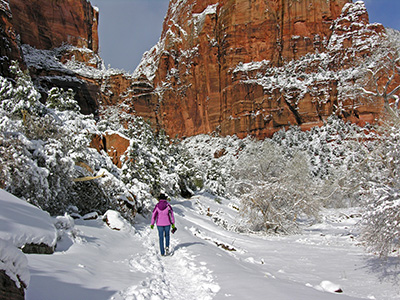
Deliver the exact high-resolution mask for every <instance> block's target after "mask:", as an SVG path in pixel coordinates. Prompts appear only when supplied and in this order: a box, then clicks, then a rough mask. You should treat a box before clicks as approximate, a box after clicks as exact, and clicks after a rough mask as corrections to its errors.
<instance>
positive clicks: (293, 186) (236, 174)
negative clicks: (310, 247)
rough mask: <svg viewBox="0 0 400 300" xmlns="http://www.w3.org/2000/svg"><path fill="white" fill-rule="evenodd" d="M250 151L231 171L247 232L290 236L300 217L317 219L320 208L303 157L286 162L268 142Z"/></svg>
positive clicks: (305, 160)
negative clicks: (278, 233) (282, 233)
mask: <svg viewBox="0 0 400 300" xmlns="http://www.w3.org/2000/svg"><path fill="white" fill-rule="evenodd" d="M251 148H252V149H250V148H249V147H248V148H247V149H246V152H247V153H246V154H244V153H242V155H241V156H240V158H239V159H238V162H237V165H236V166H235V168H234V169H233V170H232V176H233V178H234V181H233V182H232V187H231V188H232V189H234V191H233V193H234V194H236V195H237V196H238V197H239V198H240V199H241V207H240V210H241V213H242V215H243V216H244V218H245V219H246V220H247V221H248V224H249V227H250V229H252V230H264V231H274V232H284V233H290V232H293V231H295V230H296V229H297V223H298V221H299V219H301V218H302V217H304V216H308V217H311V218H314V219H316V218H317V217H318V211H319V208H320V205H319V201H318V197H317V196H316V195H315V192H316V189H315V188H314V185H313V181H312V177H311V173H310V168H309V164H308V159H307V157H306V156H305V155H304V153H301V152H300V151H299V152H297V153H293V156H292V158H290V159H289V158H287V157H285V156H284V155H283V151H282V149H281V148H280V147H279V146H277V145H276V144H274V143H273V142H271V141H268V140H266V141H263V142H260V143H255V144H252V147H251Z"/></svg>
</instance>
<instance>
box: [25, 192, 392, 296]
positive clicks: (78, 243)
mask: <svg viewBox="0 0 400 300" xmlns="http://www.w3.org/2000/svg"><path fill="white" fill-rule="evenodd" d="M171 204H172V206H173V208H174V211H175V217H176V220H177V223H176V225H177V227H178V231H177V233H175V234H173V235H171V246H172V248H173V250H174V254H173V256H168V257H161V256H160V254H159V247H158V234H157V230H156V229H154V230H151V229H150V227H149V220H147V219H143V218H142V219H141V218H140V217H138V223H137V224H136V225H135V228H132V227H129V226H126V227H125V229H124V230H121V231H115V230H111V229H110V228H108V226H107V225H105V223H103V221H102V220H90V221H83V220H78V221H76V224H75V237H74V238H73V239H72V240H74V241H72V240H71V239H70V238H68V237H65V238H64V239H63V240H62V243H60V248H59V249H58V250H57V252H56V253H55V254H53V255H49V256H40V255H29V256H28V261H29V268H30V271H31V284H30V286H29V288H28V291H27V297H26V299H27V300H54V299H57V300H71V299H74V300H87V299H99V300H100V299H104V300H135V299H143V300H147V299H149V300H160V299H178V300H179V299H201V300H202V299H205V300H207V299H215V300H222V299H235V300H236V299H238V300H242V299H273V300H275V299H279V300H294V299H295V300H321V299H324V300H330V299H332V300H334V299H341V300H346V299H353V300H354V299H379V300H393V299H398V298H399V295H400V294H399V291H400V289H399V287H398V285H397V283H395V282H393V281H391V280H387V279H388V278H387V277H385V275H384V274H383V273H382V272H381V273H379V272H376V267H377V265H376V264H374V262H373V257H371V256H369V255H366V254H365V252H364V250H363V248H362V247H359V246H358V245H357V243H356V242H355V241H354V240H355V239H353V237H352V234H351V228H352V225H354V222H356V221H355V220H353V219H352V218H346V217H343V216H341V214H340V213H338V214H337V217H334V216H333V217H329V218H327V219H326V220H325V221H324V222H323V223H322V224H319V225H315V226H313V227H311V228H309V229H307V231H306V232H305V233H304V234H303V235H295V236H286V237H268V236H254V235H245V234H238V233H236V232H233V231H229V230H226V229H224V227H225V228H229V225H230V224H234V223H235V221H236V220H237V219H238V217H237V210H235V209H234V207H232V205H231V204H230V203H229V201H227V200H222V201H220V200H218V201H215V200H214V199H213V198H211V197H209V196H207V195H197V196H195V197H193V198H192V199H190V200H184V199H174V200H173V201H172V203H171ZM332 213H333V214H334V212H332ZM328 215H329V216H331V214H330V213H329V214H328ZM371 262H372V263H371ZM392 274H393V276H394V277H396V274H397V276H398V274H399V273H398V272H397V273H396V270H393V273H392ZM332 283H334V284H336V285H338V286H340V287H341V288H342V289H343V293H342V294H337V293H332V290H331V285H332Z"/></svg>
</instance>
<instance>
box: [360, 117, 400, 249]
mask: <svg viewBox="0 0 400 300" xmlns="http://www.w3.org/2000/svg"><path fill="white" fill-rule="evenodd" d="M393 113H394V114H392V116H391V117H390V119H389V122H388V123H387V124H386V126H384V127H382V128H381V129H384V130H383V131H382V133H381V138H380V140H379V143H377V144H376V147H375V148H374V149H372V151H371V152H370V154H369V156H368V159H366V160H365V161H364V162H363V163H362V164H360V166H359V170H360V173H361V174H362V183H363V186H364V195H363V196H364V199H365V202H366V209H365V212H364V215H363V222H362V239H363V240H364V242H365V243H366V246H367V248H368V249H369V250H370V251H372V252H375V253H378V254H379V255H381V256H387V255H390V254H391V253H392V251H394V250H398V249H399V247H400V240H399V238H398V237H399V233H400V117H399V112H398V111H396V110H394V111H393Z"/></svg>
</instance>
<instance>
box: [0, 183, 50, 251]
mask: <svg viewBox="0 0 400 300" xmlns="http://www.w3.org/2000/svg"><path fill="white" fill-rule="evenodd" d="M0 207H1V210H0V239H2V240H5V241H8V242H9V243H11V244H13V245H14V246H15V247H18V248H20V247H22V246H24V245H26V244H36V245H40V244H45V245H48V246H50V247H54V246H55V244H56V242H57V232H56V229H55V227H54V225H53V220H52V218H51V217H50V215H49V214H48V213H46V212H44V211H42V210H40V209H39V208H37V207H35V206H33V205H31V204H29V203H28V202H26V201H23V200H21V199H19V198H17V197H15V196H13V195H11V194H10V193H8V192H6V191H4V190H2V189H0Z"/></svg>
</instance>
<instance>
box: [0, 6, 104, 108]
mask: <svg viewBox="0 0 400 300" xmlns="http://www.w3.org/2000/svg"><path fill="white" fill-rule="evenodd" d="M98 18H99V13H98V11H97V10H96V9H94V8H93V7H92V6H91V5H90V2H88V1H86V0H62V1H60V0H51V1H48V0H35V1H23V0H0V46H1V47H0V57H1V59H0V72H1V73H0V74H1V75H2V76H6V77H12V74H10V72H9V66H10V64H11V60H17V61H19V63H20V66H21V67H22V68H23V69H25V68H28V69H29V72H30V75H31V77H32V79H33V81H34V82H35V84H36V85H37V86H38V88H39V90H40V92H41V94H42V100H43V101H45V100H46V98H47V94H46V92H47V90H49V89H50V88H52V87H54V86H57V87H61V88H63V89H65V90H67V89H69V88H71V89H73V90H74V92H75V94H76V98H77V100H78V102H79V104H80V106H81V109H82V110H81V111H82V113H84V114H90V113H93V114H96V112H97V110H98V105H99V103H98V100H99V98H100V95H101V93H100V87H101V81H98V80H96V79H94V78H93V76H91V75H89V76H88V75H87V74H79V73H77V72H75V71H74V70H73V69H72V70H71V67H68V66H66V65H65V64H75V65H74V66H75V67H76V66H77V65H79V64H83V65H85V66H90V67H94V68H99V67H100V65H101V62H102V61H101V59H100V58H99V57H98V49H99V40H98V31H97V30H98ZM39 54H40V55H39Z"/></svg>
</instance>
